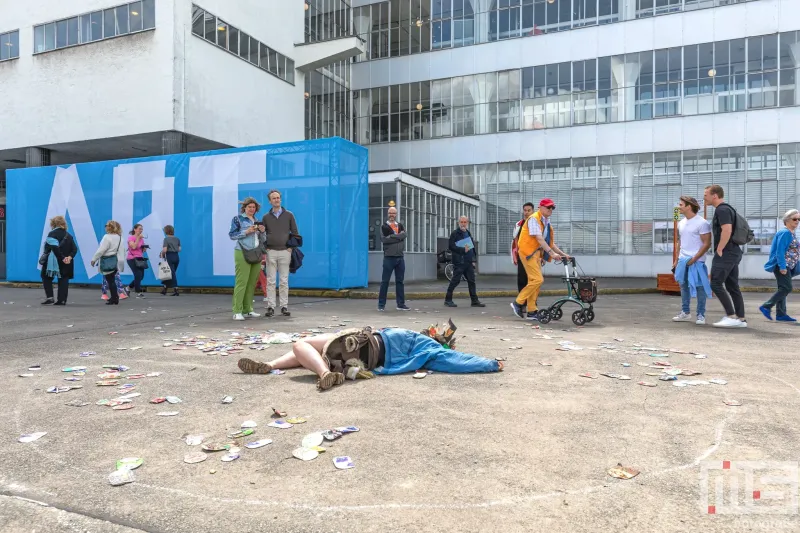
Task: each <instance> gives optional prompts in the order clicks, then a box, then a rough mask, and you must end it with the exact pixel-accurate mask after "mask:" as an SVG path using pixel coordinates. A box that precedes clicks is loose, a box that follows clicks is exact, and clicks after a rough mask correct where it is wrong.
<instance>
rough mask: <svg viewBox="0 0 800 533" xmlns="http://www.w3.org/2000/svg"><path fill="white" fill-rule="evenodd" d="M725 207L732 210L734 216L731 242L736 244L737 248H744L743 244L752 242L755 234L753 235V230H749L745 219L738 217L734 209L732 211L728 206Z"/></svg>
mask: <svg viewBox="0 0 800 533" xmlns="http://www.w3.org/2000/svg"><path fill="white" fill-rule="evenodd" d="M725 205H727V206H728V207H730V208H731V209H732V210H733V215H734V222H733V232H732V233H731V242H733V243H734V244H738V245H739V246H744V245H745V244H747V243H749V242H752V241H753V239H754V238H755V233H753V230H752V229H750V224H748V223H747V219H746V218H744V217H743V216H742V215H740V214H739V212H738V211H737V210H736V209H733V207H732V206H731V205H730V204H725Z"/></svg>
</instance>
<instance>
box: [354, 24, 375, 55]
mask: <svg viewBox="0 0 800 533" xmlns="http://www.w3.org/2000/svg"><path fill="white" fill-rule="evenodd" d="M353 29H354V31H355V33H356V36H358V38H359V39H362V40H363V41H364V43H369V39H370V32H371V31H372V20H371V19H370V16H369V15H357V16H355V17H353ZM369 53H370V49H369V47H367V46H365V47H364V53H363V54H361V55H360V56H359V59H360V60H361V61H366V60H367V54H369Z"/></svg>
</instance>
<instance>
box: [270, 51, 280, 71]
mask: <svg viewBox="0 0 800 533" xmlns="http://www.w3.org/2000/svg"><path fill="white" fill-rule="evenodd" d="M269 71H270V72H272V73H273V74H277V73H278V52H276V51H275V50H272V49H270V51H269Z"/></svg>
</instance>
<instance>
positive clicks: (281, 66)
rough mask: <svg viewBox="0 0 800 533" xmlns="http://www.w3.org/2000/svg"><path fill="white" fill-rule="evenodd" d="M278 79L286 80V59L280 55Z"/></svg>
mask: <svg viewBox="0 0 800 533" xmlns="http://www.w3.org/2000/svg"><path fill="white" fill-rule="evenodd" d="M278 77H279V78H282V79H286V58H285V57H284V56H282V55H278Z"/></svg>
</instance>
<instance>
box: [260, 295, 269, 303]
mask: <svg viewBox="0 0 800 533" xmlns="http://www.w3.org/2000/svg"><path fill="white" fill-rule="evenodd" d="M261 301H262V302H264V303H267V302H268V301H269V300H268V299H267V297H266V296H264V299H263V300H261Z"/></svg>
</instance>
